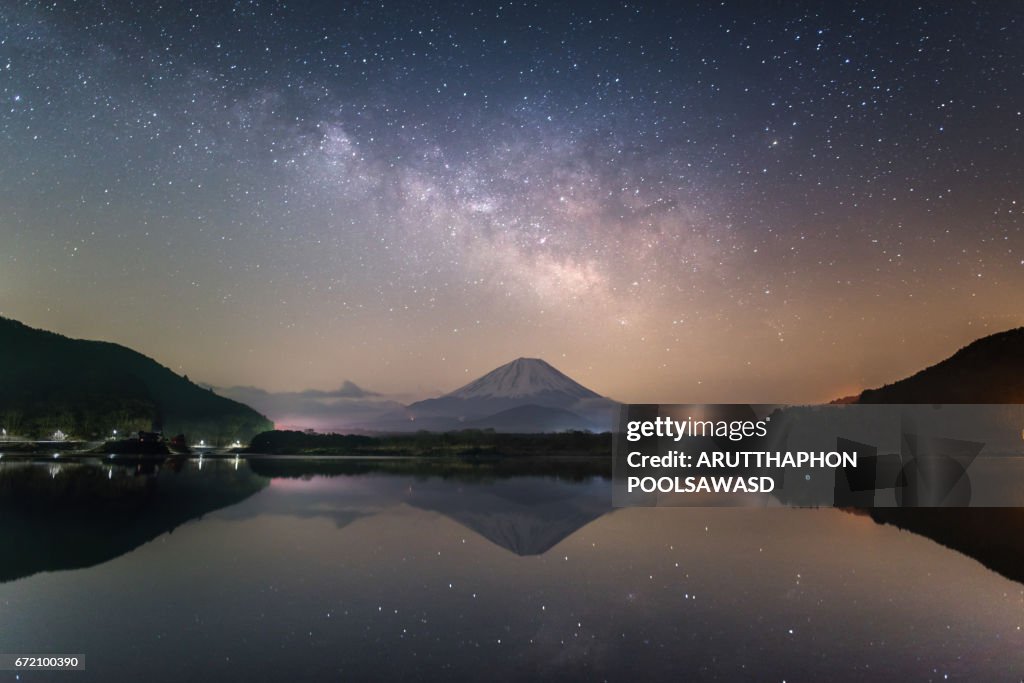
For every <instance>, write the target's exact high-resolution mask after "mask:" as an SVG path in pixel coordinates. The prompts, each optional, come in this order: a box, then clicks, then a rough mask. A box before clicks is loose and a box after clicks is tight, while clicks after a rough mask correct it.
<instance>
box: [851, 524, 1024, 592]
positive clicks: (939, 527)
mask: <svg viewBox="0 0 1024 683" xmlns="http://www.w3.org/2000/svg"><path fill="white" fill-rule="evenodd" d="M868 514H869V515H870V516H871V519H873V520H875V522H877V523H879V524H891V525H893V526H895V527H898V528H900V529H904V530H906V531H910V532H912V533H915V534H918V535H920V536H924V537H925V538H929V539H931V540H933V541H935V542H936V543H939V544H941V545H944V546H946V547H947V548H952V549H953V550H956V551H957V552H960V553H963V554H964V555H966V556H968V557H970V558H972V559H974V560H977V561H978V562H980V563H981V564H983V565H984V566H986V567H988V568H989V569H991V570H993V571H995V572H998V573H999V574H1002V575H1003V576H1005V577H1006V578H1008V579H1011V580H1013V581H1017V582H1020V583H1024V509H1022V508H875V509H874V510H871V511H870V512H869V513H868Z"/></svg>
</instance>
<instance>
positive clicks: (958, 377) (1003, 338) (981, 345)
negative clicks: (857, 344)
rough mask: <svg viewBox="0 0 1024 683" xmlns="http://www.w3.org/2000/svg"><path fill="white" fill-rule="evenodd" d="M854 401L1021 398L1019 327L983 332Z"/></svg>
mask: <svg viewBox="0 0 1024 683" xmlns="http://www.w3.org/2000/svg"><path fill="white" fill-rule="evenodd" d="M841 401H843V402H854V403H1024V327H1018V328H1016V329H1012V330H1007V331H1005V332H999V333H996V334H992V335H989V336H987V337H982V338H981V339H978V340H976V341H973V342H971V343H970V344H968V345H967V346H965V347H963V348H961V349H960V350H959V351H957V352H956V353H954V354H953V355H952V356H950V357H949V358H947V359H946V360H943V361H941V362H939V363H936V364H935V365H932V366H930V367H927V368H925V369H924V370H921V371H920V372H917V373H915V374H913V375H911V376H910V377H907V378H905V379H902V380H899V381H897V382H893V383H892V384H887V385H885V386H883V387H880V388H878V389H867V390H865V391H862V392H861V393H860V394H859V395H858V396H857V397H856V398H854V399H852V400H851V399H841Z"/></svg>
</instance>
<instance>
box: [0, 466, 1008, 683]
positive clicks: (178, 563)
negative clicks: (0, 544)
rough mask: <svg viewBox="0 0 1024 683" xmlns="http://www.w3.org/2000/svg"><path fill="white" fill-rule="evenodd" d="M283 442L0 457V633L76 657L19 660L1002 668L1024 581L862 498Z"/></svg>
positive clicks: (802, 674)
mask: <svg viewBox="0 0 1024 683" xmlns="http://www.w3.org/2000/svg"><path fill="white" fill-rule="evenodd" d="M304 462H306V461H297V460H290V461H288V463H287V467H281V466H278V464H277V463H276V462H275V461H273V460H267V461H261V460H255V459H254V460H253V461H252V462H249V461H247V460H245V459H241V460H236V461H233V460H205V461H199V460H195V459H190V460H185V461H179V462H177V463H175V464H174V466H173V467H169V466H167V465H163V466H158V465H154V464H152V463H145V462H143V463H138V462H134V463H131V464H128V465H113V464H99V463H93V464H69V463H64V464H56V463H38V462H37V463H3V464H0V537H2V538H4V539H5V542H6V543H7V547H6V548H5V549H4V551H3V553H2V555H0V558H2V559H0V653H8V654H13V653H25V654H32V653H51V654H63V653H75V654H81V655H83V656H84V659H85V667H86V668H85V671H83V672H21V673H20V680H24V681H32V680H46V681H51V680H52V681H94V680H95V681H101V680H102V681H111V680H114V681H138V680H143V681H147V682H149V683H154V682H157V681H183V680H245V681H291V680H313V681H321V680H322V681H328V680H331V681H336V680H393V681H398V680H401V681H414V680H488V681H502V680H587V681H590V680H616V681H635V680H673V681H704V680H707V681H745V680H756V681H788V682H789V683H793V682H796V681H822V680H828V681H877V680H900V681H904V680H906V681H942V680H968V681H1020V680H1021V679H1022V677H1024V631H1022V627H1024V585H1022V583H1020V582H1018V581H1014V580H1011V579H1010V578H1007V576H1005V575H1003V574H1000V573H997V572H995V571H992V570H990V569H988V568H986V567H985V566H983V565H982V564H981V563H980V562H979V561H977V560H976V559H973V558H971V557H968V556H967V555H964V554H961V553H960V552H957V551H955V550H952V549H950V548H947V547H944V546H943V545H941V544H939V543H937V542H935V541H934V540H931V539H930V538H927V537H925V536H923V535H919V534H916V533H911V532H909V531H905V530H901V529H900V528H897V527H896V526H893V525H890V524H880V523H877V522H876V521H875V520H874V519H872V518H871V517H870V516H868V515H866V514H855V513H853V512H847V511H843V510H838V509H786V508H758V509H742V508H626V509H613V508H612V507H611V482H610V481H609V480H608V479H606V478H603V477H597V476H587V475H586V474H585V473H576V474H575V475H574V476H572V477H571V478H555V477H552V476H532V475H529V474H520V475H517V476H495V475H492V474H486V473H485V474H480V473H476V472H473V471H472V470H455V471H451V472H445V471H439V472H437V473H431V474H423V473H419V474H408V473H403V472H401V471H400V468H398V469H395V468H392V469H390V470H389V469H388V468H375V467H369V466H367V467H354V468H348V469H345V468H340V469H339V470H338V471H332V470H331V468H330V467H326V468H325V467H323V466H322V465H321V464H318V463H317V462H316V461H308V465H309V466H308V467H304V466H303V463H304ZM1016 512H1019V511H1013V513H1014V514H1015V513H1016ZM1021 563H1022V564H1024V558H1022V559H1021ZM17 675H19V674H16V673H15V672H13V671H2V672H0V680H15V677H16V676H17Z"/></svg>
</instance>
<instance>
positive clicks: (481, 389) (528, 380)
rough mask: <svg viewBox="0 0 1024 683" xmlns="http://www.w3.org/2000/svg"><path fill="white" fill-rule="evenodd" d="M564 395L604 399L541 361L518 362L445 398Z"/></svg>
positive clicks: (526, 359)
mask: <svg viewBox="0 0 1024 683" xmlns="http://www.w3.org/2000/svg"><path fill="white" fill-rule="evenodd" d="M543 394H561V395H563V396H565V397H572V398H574V399H575V400H582V399H587V398H600V395H599V394H597V393H596V392H593V391H591V390H590V389H587V388H586V387H585V386H583V385H582V384H580V383H578V382H576V381H575V380H573V379H572V378H570V377H568V376H566V375H565V374H563V373H561V372H559V371H558V370H556V369H555V368H554V367H552V366H551V365H550V364H549V363H547V362H546V361H543V360H541V359H540V358H516V359H515V360H514V361H512V362H511V363H506V364H505V365H502V366H501V367H500V368H496V369H494V370H491V371H490V372H488V373H487V374H486V375H484V376H483V377H481V378H480V379H477V380H474V381H472V382H470V383H469V384H467V385H466V386H464V387H461V388H459V389H456V390H455V391H453V392H451V393H448V394H445V396H446V397H451V398H460V399H480V398H528V397H531V396H538V395H543Z"/></svg>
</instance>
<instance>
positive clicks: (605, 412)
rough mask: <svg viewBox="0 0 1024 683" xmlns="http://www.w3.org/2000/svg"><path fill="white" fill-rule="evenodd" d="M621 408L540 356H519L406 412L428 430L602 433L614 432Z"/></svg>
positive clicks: (418, 403)
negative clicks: (464, 428) (469, 428)
mask: <svg viewBox="0 0 1024 683" xmlns="http://www.w3.org/2000/svg"><path fill="white" fill-rule="evenodd" d="M617 406H618V404H617V403H616V402H615V401H612V400H611V399H608V398H604V397H603V396H601V395H600V394H598V393H596V392H594V391H591V390H590V389H588V388H586V387H585V386H583V385H582V384H579V383H578V382H576V381H574V380H573V379H571V378H569V377H567V376H566V375H564V374H562V373H561V372H559V371H558V370H557V369H555V368H554V367H552V366H551V365H550V364H548V363H547V362H545V361H543V360H541V359H539V358H517V359H516V360H514V361H512V362H511V363H506V364H505V365H502V366H501V367H499V368H496V369H495V370H492V371H491V372H489V373H487V374H486V375H484V376H483V377H481V378H479V379H477V380H474V381H472V382H470V383H469V384H467V385H465V386H463V387H461V388H459V389H456V390H455V391H452V392H450V393H448V394H445V395H444V396H441V397H439V398H431V399H427V400H425V401H418V402H416V403H413V404H412V405H410V406H409V407H408V409H407V411H408V414H409V419H410V421H412V422H414V423H418V424H417V426H418V428H425V429H437V428H446V427H447V428H450V427H458V426H459V425H464V426H472V427H475V428H493V429H496V430H498V431H538V432H542V431H560V430H561V429H591V430H597V431H603V430H606V429H610V428H611V421H612V418H613V417H614V410H615V408H616V407H617ZM524 418H526V419H525V420H524ZM467 423H470V424H467ZM534 423H535V425H536V427H535V428H534V429H533V430H531V429H530V425H531V424H534Z"/></svg>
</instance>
